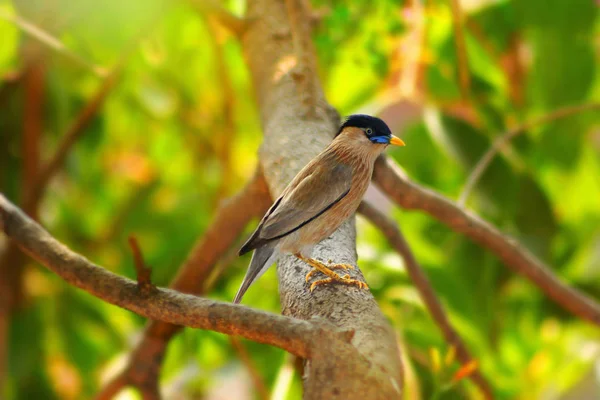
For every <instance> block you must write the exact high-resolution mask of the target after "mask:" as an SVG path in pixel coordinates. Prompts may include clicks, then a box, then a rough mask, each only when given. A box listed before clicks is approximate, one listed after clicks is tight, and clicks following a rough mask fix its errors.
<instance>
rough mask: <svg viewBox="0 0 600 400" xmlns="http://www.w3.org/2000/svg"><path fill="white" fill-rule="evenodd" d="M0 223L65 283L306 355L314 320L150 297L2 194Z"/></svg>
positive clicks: (138, 309) (161, 294) (178, 297)
mask: <svg viewBox="0 0 600 400" xmlns="http://www.w3.org/2000/svg"><path fill="white" fill-rule="evenodd" d="M0 228H2V230H3V231H4V232H5V233H6V235H7V236H9V237H10V238H11V239H12V240H14V241H15V242H16V243H17V245H18V246H19V247H20V248H21V249H22V250H23V251H24V252H26V253H27V254H29V255H30V256H31V257H32V258H34V259H35V260H37V261H39V262H40V263H41V264H43V265H45V266H46V267H48V269H50V270H51V271H53V272H55V273H56V274H57V275H59V276H60V277H62V278H63V279H64V280H65V281H66V282H68V283H70V284H72V285H73V286H76V287H78V288H80V289H83V290H85V291H86V292H88V293H90V294H92V295H94V296H96V297H98V298H99V299H102V300H104V301H106V302H108V303H110V304H114V305H117V306H119V307H122V308H125V309H127V310H130V311H133V312H135V313H137V314H139V315H141V316H143V317H146V318H149V319H154V320H159V321H164V322H168V323H171V324H175V325H183V326H189V327H191V328H199V329H208V330H212V331H215V332H220V333H224V334H227V335H239V336H242V337H244V338H246V339H250V340H253V341H256V342H259V343H265V344H270V345H272V346H276V347H280V348H282V349H284V350H287V351H288V352H290V353H292V354H295V355H297V356H300V357H304V358H308V357H310V356H311V353H310V343H311V342H310V340H313V339H316V337H315V336H313V335H314V334H315V332H316V330H315V324H313V323H310V322H307V321H301V320H297V319H294V318H289V317H284V316H280V315H275V314H269V313H265V312H262V311H258V310H254V309H251V308H248V307H243V306H239V305H234V304H231V303H223V302H219V301H214V300H209V299H205V298H201V297H196V296H192V295H188V294H183V293H178V292H176V291H174V290H171V289H163V288H157V290H156V292H155V293H153V294H152V295H150V296H147V295H144V294H142V293H140V291H138V290H137V284H136V282H134V281H132V280H130V279H127V278H123V277H120V276H118V275H116V274H113V273H112V272H110V271H108V270H106V269H104V268H102V267H100V266H98V265H96V264H93V263H92V262H90V261H89V260H87V259H86V258H85V257H83V256H81V255H79V254H77V253H75V252H73V251H71V250H70V249H68V248H67V247H66V246H65V245H63V244H62V243H60V242H58V241H57V240H56V239H54V238H53V237H52V236H51V235H50V234H49V233H48V232H46V231H45V230H44V229H43V228H42V227H41V226H40V225H39V224H37V223H36V222H35V221H33V220H32V219H31V218H29V217H28V216H26V215H25V214H24V213H23V212H22V211H21V210H20V209H19V208H18V207H17V206H15V205H14V204H12V203H11V202H10V201H8V200H7V199H6V197H4V195H2V194H0Z"/></svg>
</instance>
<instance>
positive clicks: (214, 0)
mask: <svg viewBox="0 0 600 400" xmlns="http://www.w3.org/2000/svg"><path fill="white" fill-rule="evenodd" d="M188 1H189V2H190V4H191V5H192V6H193V7H194V8H195V9H196V10H198V11H199V12H202V13H208V14H210V15H212V16H214V17H215V18H216V19H217V21H219V23H220V24H221V25H223V26H224V27H225V28H227V30H229V31H230V32H231V33H233V34H234V35H236V36H237V37H242V35H243V34H244V32H245V31H246V29H247V28H248V21H247V20H246V19H245V18H240V17H238V16H236V15H234V14H232V13H231V12H229V10H227V9H225V8H224V7H223V5H222V4H221V3H220V1H219V0H188Z"/></svg>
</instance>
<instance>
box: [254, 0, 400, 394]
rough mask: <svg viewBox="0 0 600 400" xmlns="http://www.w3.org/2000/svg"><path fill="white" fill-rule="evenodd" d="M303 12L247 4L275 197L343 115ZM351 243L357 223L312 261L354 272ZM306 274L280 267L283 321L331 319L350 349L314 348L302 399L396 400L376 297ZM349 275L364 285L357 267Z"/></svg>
mask: <svg viewBox="0 0 600 400" xmlns="http://www.w3.org/2000/svg"><path fill="white" fill-rule="evenodd" d="M286 3H287V4H286ZM303 4H304V2H302V1H300V0H290V1H288V2H283V1H276V0H260V1H258V0H257V1H251V2H249V3H248V11H247V19H248V22H249V27H248V29H247V30H246V31H245V33H244V35H243V46H244V52H245V56H246V59H247V63H248V65H249V68H250V71H251V74H252V78H253V82H254V85H255V90H256V95H257V99H258V103H259V107H260V111H261V121H262V126H263V131H264V142H263V145H262V147H261V150H260V161H261V165H262V167H263V171H264V174H265V177H266V180H267V183H268V185H269V189H270V192H271V195H272V197H273V198H276V197H277V196H278V195H279V193H280V192H281V191H282V190H283V189H284V188H285V186H286V185H287V184H288V183H289V182H290V181H291V180H292V178H293V177H294V176H295V175H296V173H298V172H299V170H300V169H301V168H302V167H303V166H304V165H306V164H307V163H308V162H309V161H310V160H311V159H312V158H313V157H314V156H315V155H317V154H318V153H319V152H320V151H321V150H322V149H324V148H325V147H326V146H327V145H328V143H329V142H330V141H331V139H332V138H333V135H334V133H335V131H336V129H337V127H338V126H339V117H338V114H337V113H336V111H335V110H334V109H333V108H332V107H331V106H330V105H329V104H328V103H327V101H326V100H325V97H324V94H323V91H322V88H321V86H320V82H319V80H318V77H317V76H316V72H315V71H316V70H317V68H316V65H315V64H316V63H315V61H314V52H313V49H312V46H310V36H308V35H309V34H310V33H309V20H308V17H307V16H306V15H307V14H306V10H303V9H302V6H303ZM355 239H356V230H355V222H354V218H352V219H351V220H350V221H347V222H346V223H344V224H343V225H342V226H341V227H340V229H338V230H337V231H336V232H335V233H334V234H333V235H332V236H331V237H330V238H328V239H326V240H324V241H323V242H322V243H321V244H320V245H318V246H317V247H316V249H315V253H314V257H315V258H317V259H320V260H322V261H325V262H327V261H328V260H334V261H335V262H336V263H350V264H353V265H356V258H357V254H356V241H355ZM309 270H310V267H309V266H308V265H306V264H304V263H303V262H301V261H299V260H297V259H296V258H295V257H293V256H287V257H282V258H281V259H280V260H279V261H278V265H277V272H278V277H279V290H280V298H281V305H282V313H283V314H284V315H288V316H292V317H295V318H300V319H306V320H308V319H311V318H315V317H318V318H323V319H326V320H327V321H328V322H329V323H331V324H333V325H334V326H335V327H337V328H338V329H340V330H341V331H347V332H349V334H348V337H349V338H350V337H351V346H343V345H341V344H340V343H337V342H336V341H335V340H333V342H336V343H333V342H331V343H327V341H328V340H329V339H328V338H327V337H325V336H324V337H323V339H322V341H323V343H322V344H318V345H317V347H319V348H320V347H322V348H323V354H321V355H323V357H321V355H320V354H313V355H312V356H311V357H310V361H309V362H308V363H307V368H305V388H304V389H305V395H304V397H305V398H308V399H319V398H340V399H361V400H364V399H393V398H399V397H400V394H401V387H402V367H401V362H400V354H399V350H398V346H397V342H396V336H395V333H394V331H393V329H392V328H391V326H390V325H389V324H388V322H387V321H386V318H385V316H384V315H383V314H382V312H381V310H380V309H379V307H378V306H377V303H376V301H375V299H374V298H373V296H372V295H371V293H370V291H368V290H364V289H363V290H360V289H358V288H355V287H348V286H345V285H336V284H333V285H327V286H319V287H317V288H316V289H315V291H314V292H313V293H310V292H309V290H308V285H307V284H306V283H305V281H304V276H305V275H306V273H307V272H308V271H309ZM350 274H351V275H352V276H353V277H357V276H362V274H361V272H360V270H358V268H357V269H355V270H353V271H350ZM338 345H339V346H338ZM332 347H335V349H332ZM325 353H327V354H328V356H324V354H325ZM332 353H335V354H332ZM332 358H334V359H335V362H334V363H333V362H332Z"/></svg>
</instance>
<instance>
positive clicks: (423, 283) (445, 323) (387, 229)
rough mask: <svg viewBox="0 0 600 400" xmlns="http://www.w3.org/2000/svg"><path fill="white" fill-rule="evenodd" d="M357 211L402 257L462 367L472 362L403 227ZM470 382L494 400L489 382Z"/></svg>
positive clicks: (363, 208)
mask: <svg viewBox="0 0 600 400" xmlns="http://www.w3.org/2000/svg"><path fill="white" fill-rule="evenodd" d="M358 212H359V213H361V214H362V215H364V216H365V217H366V218H367V219H368V220H369V221H371V223H372V224H373V225H375V226H376V227H377V228H379V230H380V231H381V233H383V235H384V236H385V237H386V238H387V240H388V242H389V243H390V245H391V246H392V247H393V248H394V249H395V250H396V251H397V252H398V253H399V254H400V256H401V257H402V258H403V259H404V265H405V267H406V272H408V275H409V276H410V278H411V280H412V281H413V283H414V284H415V287H416V288H417V290H418V291H419V294H420V296H421V299H422V300H423V302H424V303H425V305H426V306H427V309H428V310H429V313H430V314H431V316H432V318H433V320H434V321H435V323H436V324H437V325H438V327H439V328H440V330H441V331H442V334H443V335H444V338H445V339H446V342H448V344H449V345H450V346H453V347H454V348H456V352H457V355H458V359H459V360H460V362H461V363H462V364H463V365H466V364H468V363H469V362H471V361H472V360H473V357H472V356H471V354H470V353H469V350H468V349H467V346H466V345H465V343H464V342H463V341H462V339H461V337H460V335H459V334H458V332H457V331H456V330H455V329H454V327H453V326H452V324H451V322H450V319H449V318H448V316H447V315H446V312H445V311H444V307H443V306H442V303H441V302H440V300H439V299H438V297H437V295H436V294H435V290H434V289H433V287H432V286H431V283H430V282H429V279H428V278H427V275H425V273H424V272H423V269H422V268H421V266H420V265H419V263H418V262H417V259H416V258H415V256H414V254H413V252H412V250H411V249H410V246H409V245H408V243H407V241H406V239H405V238H404V235H403V234H402V232H401V231H400V228H398V226H397V225H396V223H395V222H394V221H392V220H391V219H390V218H388V217H387V216H386V215H385V214H383V213H381V212H380V211H379V210H377V209H376V208H374V207H373V206H371V205H370V204H369V203H367V202H365V201H363V202H362V203H361V204H360V207H359V208H358ZM471 379H472V380H473V382H475V384H476V385H477V386H478V387H479V389H481V391H482V392H483V394H484V395H485V398H486V399H492V398H493V397H494V394H493V392H492V388H491V386H490V384H489V383H488V382H487V380H486V379H485V378H484V377H483V376H482V375H481V374H480V373H479V372H475V373H473V374H472V375H471Z"/></svg>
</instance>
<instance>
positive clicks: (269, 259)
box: [233, 246, 277, 304]
mask: <svg viewBox="0 0 600 400" xmlns="http://www.w3.org/2000/svg"><path fill="white" fill-rule="evenodd" d="M276 256H277V253H276V252H275V249H274V248H273V247H270V246H265V247H261V248H258V249H256V250H254V254H253V255H252V260H251V261H250V266H249V267H248V271H247V272H246V276H245V277H244V281H243V282H242V286H240V289H239V290H238V292H237V294H236V295H235V298H234V299H233V302H234V303H236V304H237V303H239V302H240V301H242V297H243V296H244V293H246V291H247V290H248V288H249V287H250V285H252V284H253V283H254V281H256V280H257V279H258V278H260V277H261V275H262V274H264V273H265V272H266V271H267V269H269V267H270V266H271V264H273V262H275V258H276Z"/></svg>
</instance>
